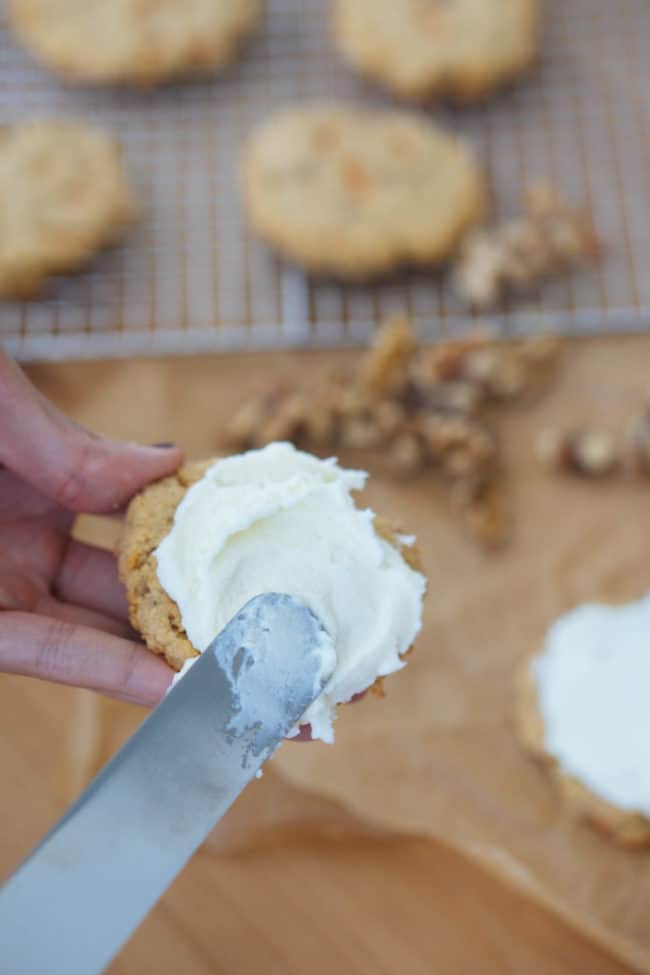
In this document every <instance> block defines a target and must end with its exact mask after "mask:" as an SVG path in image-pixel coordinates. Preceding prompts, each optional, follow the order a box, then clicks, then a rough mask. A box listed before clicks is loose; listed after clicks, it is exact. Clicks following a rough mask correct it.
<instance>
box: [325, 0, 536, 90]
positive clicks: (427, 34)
mask: <svg viewBox="0 0 650 975" xmlns="http://www.w3.org/2000/svg"><path fill="white" fill-rule="evenodd" d="M539 21H540V0H335V2H334V14H333V31H334V37H335V42H336V44H337V47H338V48H339V50H340V52H341V53H342V55H343V56H344V57H345V58H346V60H347V61H348V62H349V63H350V64H351V65H352V66H353V67H355V68H356V69H357V70H358V71H360V72H361V73H362V74H364V75H366V76H367V77H368V78H371V79H373V80H375V81H377V82H379V83H381V84H382V85H384V86H385V87H387V88H389V89H390V90H391V91H393V92H395V93H396V94H397V95H400V96H401V97H403V98H410V99H425V98H430V97H432V96H438V95H440V96H450V97H453V98H457V99H459V100H465V101H467V100H471V99H476V98H481V97H483V96H485V95H487V94H488V93H490V92H491V91H493V89H495V88H497V87H498V86H500V85H502V84H504V83H505V82H508V81H510V80H512V79H513V78H515V77H516V76H517V75H519V74H520V73H521V72H522V71H523V70H524V69H526V68H527V67H528V66H529V65H530V64H531V63H532V62H533V61H534V59H535V57H536V54H537V50H538V44H539V40H538V35H539Z"/></svg>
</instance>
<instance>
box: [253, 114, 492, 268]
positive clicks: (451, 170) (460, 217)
mask: <svg viewBox="0 0 650 975" xmlns="http://www.w3.org/2000/svg"><path fill="white" fill-rule="evenodd" d="M243 178H244V195H245V203H246V208H247V211H248V216H249V219H250V222H251V224H252V226H253V228H254V229H255V230H256V231H257V232H258V233H259V234H260V236H262V237H263V238H265V239H266V240H267V241H268V242H269V243H271V244H273V245H275V246H276V247H277V248H278V249H279V250H280V251H281V252H282V254H284V256H285V257H287V258H289V259H290V260H293V261H296V262H297V263H299V264H303V265H304V266H306V267H307V268H308V269H309V270H311V271H314V272H317V273H323V274H332V275H334V276H338V277H342V278H363V277H367V276H371V275H376V274H381V273H384V272H388V271H391V270H393V269H395V268H397V267H399V266H400V265H403V264H418V265H433V264H436V263H438V262H440V261H442V260H444V259H445V258H447V257H448V256H449V254H450V253H451V252H452V251H453V250H454V248H455V247H456V245H457V244H458V242H459V240H460V238H461V237H462V236H463V233H464V232H465V231H466V230H467V228H468V227H469V226H471V225H472V224H474V223H475V222H477V221H478V220H479V219H480V218H481V217H482V215H483V213H484V210H485V203H486V191H485V185H484V181H483V177H482V175H481V173H480V171H479V169H478V167H477V165H476V163H475V161H474V159H473V157H472V155H471V153H470V152H469V151H468V150H467V149H466V148H465V147H464V146H463V145H462V144H461V143H460V142H458V141H457V140H456V139H454V138H453V137H452V136H450V135H448V134H447V133H446V132H444V131H442V130H441V129H439V128H436V127H435V126H433V125H431V124H430V123H428V122H427V121H425V120H424V119H423V118H420V117H419V116H417V115H413V114H411V113H408V112H400V111H393V112H386V111H383V112H370V111H362V110H358V109H354V108H349V107H346V106H344V105H342V104H315V105H311V106H307V107H296V108H289V109H286V110H284V111H283V112H281V113H279V114H277V115H275V116H273V117H272V118H270V119H269V120H268V121H266V122H265V123H263V124H262V125H261V127H260V128H259V129H258V130H257V131H255V132H254V133H253V134H252V136H251V138H250V141H249V144H248V147H247V150H246V153H245V157H244V164H243Z"/></svg>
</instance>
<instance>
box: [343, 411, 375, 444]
mask: <svg viewBox="0 0 650 975" xmlns="http://www.w3.org/2000/svg"><path fill="white" fill-rule="evenodd" d="M385 443H386V437H385V435H384V434H383V433H382V432H381V429H380V428H379V426H378V424H377V423H376V422H375V420H374V418H373V417H371V416H351V417H347V418H345V419H344V420H343V421H342V423H341V444H342V446H343V447H353V448H356V449H357V450H373V449H375V448H376V447H381V446H383V445H384V444H385Z"/></svg>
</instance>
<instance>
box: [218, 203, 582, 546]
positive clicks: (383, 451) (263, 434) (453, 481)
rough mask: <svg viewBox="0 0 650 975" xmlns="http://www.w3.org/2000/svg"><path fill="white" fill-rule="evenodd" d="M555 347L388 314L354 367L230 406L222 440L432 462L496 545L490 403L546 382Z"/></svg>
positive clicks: (428, 466) (417, 464)
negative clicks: (462, 334) (428, 331)
mask: <svg viewBox="0 0 650 975" xmlns="http://www.w3.org/2000/svg"><path fill="white" fill-rule="evenodd" d="M542 202H543V201H542ZM536 205H539V206H540V207H541V203H540V204H536ZM559 351H560V342H559V340H558V339H555V338H553V337H550V336H537V337H533V338H530V339H522V340H519V341H517V342H507V343H506V342H501V341H500V340H498V339H497V338H496V337H495V336H494V335H493V334H492V333H490V332H481V333H476V334H474V335H471V336H470V337H468V338H464V339H462V340H456V341H453V342H447V343H444V344H442V345H437V346H429V347H425V348H421V347H419V346H418V344H417V341H416V337H415V333H414V331H413V328H412V326H411V323H410V322H409V321H408V319H405V318H393V319H391V320H389V321H388V322H387V323H386V324H385V325H384V326H383V327H381V328H380V329H379V331H378V333H377V336H376V339H375V343H374V346H373V347H372V349H370V350H369V352H368V353H367V354H366V356H365V357H364V359H363V360H362V362H361V364H360V366H359V367H358V369H357V371H356V373H354V374H349V375H346V376H341V375H339V376H334V375H332V376H329V377H326V378H325V380H324V382H323V384H322V386H321V387H318V386H317V387H316V388H311V389H309V390H308V391H306V392H300V391H298V390H295V389H294V390H292V389H287V388H275V389H272V390H270V391H269V392H268V393H266V394H264V395H263V396H260V397H258V398H257V399H255V400H253V401H252V402H250V403H247V404H245V405H244V406H243V408H242V409H241V410H240V411H238V412H237V413H236V414H235V415H234V417H233V419H232V421H231V423H230V426H229V429H228V431H227V435H228V442H229V445H230V446H232V447H238V448H240V449H248V448H250V447H258V446H262V445H264V444H266V443H270V442H271V441H273V440H291V441H292V442H294V443H295V444H297V445H298V446H300V447H304V448H306V449H316V450H322V451H327V453H330V452H331V451H332V450H333V449H335V448H337V447H339V446H340V447H345V448H348V449H350V450H361V451H365V452H374V456H376V458H377V461H378V463H379V464H380V466H381V467H382V469H383V470H385V471H386V472H388V473H389V474H390V475H391V476H393V477H395V478H400V479H411V478H414V477H417V476H418V475H420V474H421V473H422V472H423V471H425V470H426V471H430V472H431V476H432V477H435V478H437V479H438V481H439V482H440V483H441V485H443V487H444V489H445V491H446V492H447V494H448V497H449V500H450V506H451V509H452V510H453V511H455V512H456V513H457V515H458V517H459V518H460V520H461V522H462V523H463V524H464V526H465V528H466V529H467V531H468V532H470V534H471V535H472V537H474V538H475V539H476V541H477V542H478V543H479V544H481V545H484V546H487V547H493V546H495V545H497V544H500V543H501V542H502V541H503V540H504V539H505V537H506V535H507V531H508V529H509V518H508V517H507V511H506V508H507V505H506V504H505V502H504V498H503V491H502V490H501V488H500V487H499V488H497V483H499V484H500V479H501V476H502V468H503V463H502V453H501V446H500V443H499V439H498V437H497V435H496V433H495V431H494V430H493V427H492V424H493V420H494V416H493V414H494V412H495V408H497V407H502V406H504V405H506V404H508V403H511V402H515V401H517V400H518V399H519V398H520V397H522V396H523V395H525V394H527V393H529V392H530V391H532V390H538V389H540V388H543V386H544V385H545V384H546V383H547V382H548V380H549V378H550V376H551V375H552V372H553V370H554V368H555V366H556V364H557V360H558V357H559ZM488 408H489V410H490V422H489V423H488V419H487V416H486V411H487V409H488ZM591 450H592V453H593V447H592V448H591ZM588 453H589V451H588ZM589 457H590V459H591V462H592V463H593V458H592V457H591V454H589ZM364 462H365V458H364Z"/></svg>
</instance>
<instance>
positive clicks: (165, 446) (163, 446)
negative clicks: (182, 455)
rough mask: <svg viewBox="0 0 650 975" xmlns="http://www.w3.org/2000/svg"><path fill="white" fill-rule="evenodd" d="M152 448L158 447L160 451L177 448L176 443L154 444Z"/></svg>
mask: <svg viewBox="0 0 650 975" xmlns="http://www.w3.org/2000/svg"><path fill="white" fill-rule="evenodd" d="M151 446H152V447H157V448H158V450H171V449H172V447H175V446H176V444H175V443H171V442H170V443H152V444H151Z"/></svg>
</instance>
